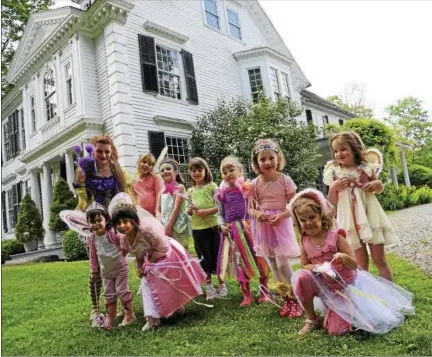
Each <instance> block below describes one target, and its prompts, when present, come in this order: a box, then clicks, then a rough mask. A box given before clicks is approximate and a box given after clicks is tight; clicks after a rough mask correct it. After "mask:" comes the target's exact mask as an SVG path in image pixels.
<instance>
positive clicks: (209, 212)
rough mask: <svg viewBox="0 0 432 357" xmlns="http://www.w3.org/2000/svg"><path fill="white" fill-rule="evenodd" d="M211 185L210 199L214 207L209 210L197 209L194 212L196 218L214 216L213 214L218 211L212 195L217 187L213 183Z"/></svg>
mask: <svg viewBox="0 0 432 357" xmlns="http://www.w3.org/2000/svg"><path fill="white" fill-rule="evenodd" d="M211 185H212V186H213V190H212V191H211V197H212V199H213V202H214V204H215V206H214V207H211V208H203V209H197V210H196V211H195V214H196V215H197V216H198V217H207V216H210V215H212V214H215V213H217V212H218V211H219V209H218V207H217V205H216V201H215V200H214V194H215V191H216V190H217V188H218V187H217V186H216V184H215V183H214V182H213V183H211Z"/></svg>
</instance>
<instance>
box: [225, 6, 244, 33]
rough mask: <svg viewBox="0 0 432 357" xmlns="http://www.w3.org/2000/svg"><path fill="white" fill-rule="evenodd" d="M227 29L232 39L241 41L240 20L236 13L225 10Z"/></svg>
mask: <svg viewBox="0 0 432 357" xmlns="http://www.w3.org/2000/svg"><path fill="white" fill-rule="evenodd" d="M227 16H228V27H229V32H230V34H231V36H232V37H234V38H236V39H237V40H241V28H240V18H239V15H238V13H237V12H235V11H234V10H231V9H227Z"/></svg>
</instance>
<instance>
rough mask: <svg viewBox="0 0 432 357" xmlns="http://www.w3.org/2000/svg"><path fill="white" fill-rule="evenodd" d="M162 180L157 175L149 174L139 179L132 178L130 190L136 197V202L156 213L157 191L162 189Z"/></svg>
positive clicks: (153, 213)
mask: <svg viewBox="0 0 432 357" xmlns="http://www.w3.org/2000/svg"><path fill="white" fill-rule="evenodd" d="M163 187H164V182H163V180H162V178H161V177H160V176H158V175H149V176H147V177H145V178H143V179H140V180H134V181H133V183H132V190H133V191H134V193H135V195H136V197H137V204H138V205H139V206H140V207H142V208H144V209H145V210H146V211H148V212H150V213H151V214H152V215H153V216H154V215H155V214H156V201H157V197H158V195H159V192H160V191H162V190H163Z"/></svg>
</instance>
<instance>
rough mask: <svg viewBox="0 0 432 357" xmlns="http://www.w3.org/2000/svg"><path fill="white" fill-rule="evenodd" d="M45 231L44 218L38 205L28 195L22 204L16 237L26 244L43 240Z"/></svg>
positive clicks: (16, 227)
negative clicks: (35, 240)
mask: <svg viewBox="0 0 432 357" xmlns="http://www.w3.org/2000/svg"><path fill="white" fill-rule="evenodd" d="M44 235H45V229H44V228H43V225H42V217H41V214H40V212H39V209H38V208H37V207H36V204H35V203H34V202H33V201H32V199H31V197H30V195H29V194H26V195H25V196H24V198H23V199H22V201H21V203H20V209H19V212H18V220H17V224H16V226H15V236H16V239H17V241H18V242H20V243H26V242H31V241H32V240H34V239H37V240H42V239H43V238H44Z"/></svg>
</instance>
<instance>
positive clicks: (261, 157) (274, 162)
mask: <svg viewBox="0 0 432 357" xmlns="http://www.w3.org/2000/svg"><path fill="white" fill-rule="evenodd" d="M257 159H258V167H259V169H260V171H261V173H262V174H264V175H270V174H273V173H274V172H275V171H276V169H277V167H278V155H277V152H276V151H273V150H264V151H261V152H260V153H259V154H258V157H257Z"/></svg>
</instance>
